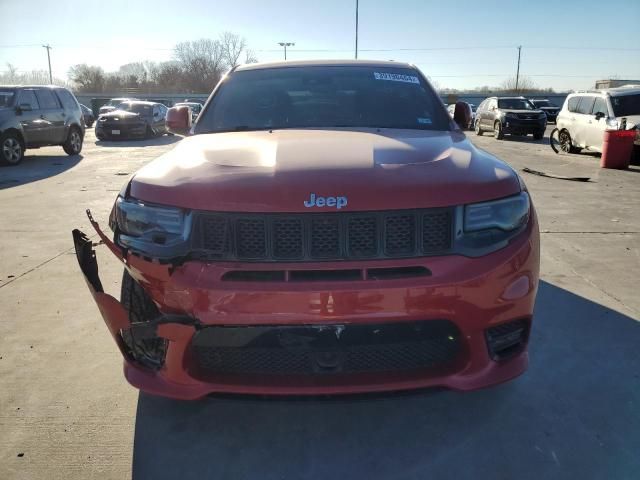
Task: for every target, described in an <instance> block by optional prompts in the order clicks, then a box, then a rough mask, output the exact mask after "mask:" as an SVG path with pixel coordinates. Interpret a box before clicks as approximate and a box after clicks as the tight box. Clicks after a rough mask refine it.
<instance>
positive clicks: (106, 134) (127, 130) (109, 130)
mask: <svg viewBox="0 0 640 480" xmlns="http://www.w3.org/2000/svg"><path fill="white" fill-rule="evenodd" d="M95 125H96V136H99V137H102V138H109V139H114V140H115V139H118V138H130V137H143V136H144V135H145V134H146V133H147V124H146V123H143V122H135V123H126V122H103V121H100V120H98V122H96V124H95ZM113 132H119V133H113Z"/></svg>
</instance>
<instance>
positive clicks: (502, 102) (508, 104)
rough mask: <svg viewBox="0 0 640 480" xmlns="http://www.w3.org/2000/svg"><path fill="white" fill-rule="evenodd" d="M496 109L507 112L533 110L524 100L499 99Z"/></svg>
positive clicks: (529, 103) (527, 101)
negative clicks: (502, 109) (503, 109)
mask: <svg viewBox="0 0 640 480" xmlns="http://www.w3.org/2000/svg"><path fill="white" fill-rule="evenodd" d="M498 108H505V109H507V110H534V109H535V107H534V106H533V105H532V104H531V102H530V101H529V100H527V99H525V98H500V99H498Z"/></svg>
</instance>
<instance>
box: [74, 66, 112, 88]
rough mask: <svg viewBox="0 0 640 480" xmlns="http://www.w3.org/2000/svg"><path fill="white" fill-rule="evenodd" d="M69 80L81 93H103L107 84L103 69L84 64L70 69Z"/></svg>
mask: <svg viewBox="0 0 640 480" xmlns="http://www.w3.org/2000/svg"><path fill="white" fill-rule="evenodd" d="M69 80H71V82H73V83H74V84H75V85H76V86H77V88H78V90H79V91H82V92H102V89H103V88H104V84H105V74H104V70H102V68H101V67H95V66H89V65H87V64H86V63H82V64H80V65H75V66H73V67H71V68H70V69H69Z"/></svg>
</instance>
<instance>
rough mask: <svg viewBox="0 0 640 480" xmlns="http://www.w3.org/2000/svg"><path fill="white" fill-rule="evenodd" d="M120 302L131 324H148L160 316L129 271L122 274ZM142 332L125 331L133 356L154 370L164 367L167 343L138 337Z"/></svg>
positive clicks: (123, 333)
mask: <svg viewBox="0 0 640 480" xmlns="http://www.w3.org/2000/svg"><path fill="white" fill-rule="evenodd" d="M120 301H121V302H122V305H123V306H124V308H125V310H127V312H128V313H129V323H132V324H134V323H135V324H139V323H146V322H149V321H151V320H153V319H155V318H156V317H157V316H158V315H160V311H159V310H158V307H156V305H155V303H153V300H151V297H150V296H149V294H147V292H145V291H144V289H143V288H142V287H141V286H140V284H139V283H138V282H136V281H135V280H134V279H133V277H132V276H131V275H130V274H129V272H128V271H127V270H125V271H124V273H123V274H122V290H121V292H120ZM136 331H137V332H139V331H140V330H133V329H130V330H123V331H122V332H121V335H122V340H123V341H124V343H125V345H126V346H127V347H128V349H129V353H130V354H131V356H132V357H133V358H134V359H135V360H136V361H137V362H139V363H141V364H143V365H145V366H147V367H150V368H154V369H158V368H160V367H161V366H162V363H163V361H164V356H165V353H166V350H167V341H166V340H165V339H163V338H157V337H151V338H149V337H148V336H144V337H143V336H141V335H140V334H138V335H137V337H138V338H136Z"/></svg>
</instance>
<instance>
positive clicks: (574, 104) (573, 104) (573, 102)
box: [568, 97, 582, 112]
mask: <svg viewBox="0 0 640 480" xmlns="http://www.w3.org/2000/svg"><path fill="white" fill-rule="evenodd" d="M580 98H582V97H571V98H570V99H569V102H568V107H569V111H570V112H575V111H576V109H577V108H578V102H579V101H580Z"/></svg>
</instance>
